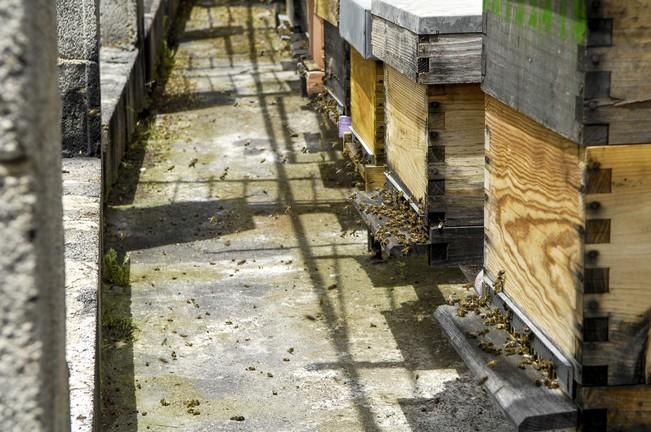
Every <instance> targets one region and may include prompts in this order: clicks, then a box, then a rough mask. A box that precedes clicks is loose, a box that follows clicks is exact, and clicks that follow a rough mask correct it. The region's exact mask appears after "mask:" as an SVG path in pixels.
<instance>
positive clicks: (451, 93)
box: [353, 0, 484, 264]
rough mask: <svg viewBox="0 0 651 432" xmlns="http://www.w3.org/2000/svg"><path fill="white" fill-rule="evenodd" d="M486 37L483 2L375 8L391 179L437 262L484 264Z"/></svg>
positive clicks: (420, 1)
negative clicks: (483, 81) (483, 80)
mask: <svg viewBox="0 0 651 432" xmlns="http://www.w3.org/2000/svg"><path fill="white" fill-rule="evenodd" d="M480 32H481V2H478V1H461V2H457V3H456V4H455V5H452V4H451V3H448V2H445V3H442V2H431V1H427V0H417V1H406V0H378V1H374V2H373V4H372V32H371V42H372V51H373V55H374V56H375V57H377V58H378V59H379V60H381V61H383V62H384V63H385V65H384V73H385V76H384V85H385V113H384V118H385V123H386V126H385V128H386V133H385V139H384V146H385V155H386V162H385V164H386V170H385V176H386V178H387V180H388V185H389V186H390V187H391V188H393V189H395V190H398V191H399V192H400V193H401V194H403V195H404V196H405V197H406V198H407V200H408V201H409V203H410V204H411V208H412V209H413V210H414V211H415V212H417V213H418V215H420V217H421V220H422V225H424V227H425V229H426V231H427V238H428V254H429V258H430V263H433V264H462V263H463V264H465V263H479V262H481V259H482V237H483V163H484V153H483V152H484V146H483V136H484V95H483V93H482V92H481V90H480V87H479V80H480V78H481V77H480V72H481V69H480V64H481V34H480ZM353 124H355V122H354V121H353ZM388 243H389V244H396V243H399V242H394V241H389V242H388ZM407 250H411V249H409V248H408V249H407Z"/></svg>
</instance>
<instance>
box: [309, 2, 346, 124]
mask: <svg viewBox="0 0 651 432" xmlns="http://www.w3.org/2000/svg"><path fill="white" fill-rule="evenodd" d="M315 12H316V15H317V16H319V17H320V18H321V19H323V34H324V41H325V69H324V71H325V76H324V85H325V88H326V90H328V93H330V96H332V97H333V98H334V99H335V101H336V102H337V104H338V106H339V112H340V114H342V115H347V114H348V107H349V105H350V58H349V55H348V45H347V43H346V41H345V40H344V39H343V38H342V37H341V35H340V34H339V0H316V11H315Z"/></svg>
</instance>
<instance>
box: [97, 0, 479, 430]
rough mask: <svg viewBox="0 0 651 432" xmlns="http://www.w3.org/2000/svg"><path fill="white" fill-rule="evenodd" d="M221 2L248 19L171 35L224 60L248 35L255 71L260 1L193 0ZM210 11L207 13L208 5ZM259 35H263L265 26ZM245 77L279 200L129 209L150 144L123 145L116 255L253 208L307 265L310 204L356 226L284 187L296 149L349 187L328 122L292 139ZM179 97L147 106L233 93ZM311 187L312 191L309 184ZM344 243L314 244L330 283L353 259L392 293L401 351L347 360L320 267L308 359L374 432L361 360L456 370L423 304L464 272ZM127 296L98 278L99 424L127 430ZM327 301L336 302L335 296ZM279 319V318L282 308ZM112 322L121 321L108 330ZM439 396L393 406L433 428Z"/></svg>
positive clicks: (191, 233)
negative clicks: (343, 391)
mask: <svg viewBox="0 0 651 432" xmlns="http://www.w3.org/2000/svg"><path fill="white" fill-rule="evenodd" d="M226 4H229V5H230V6H236V5H239V6H243V5H245V6H246V9H247V18H246V21H245V22H240V23H234V22H233V23H230V25H229V26H228V27H224V26H217V27H212V25H211V24H210V23H208V28H205V29H200V30H193V31H189V32H186V33H184V34H182V35H181V36H180V37H179V40H181V41H184V42H190V41H194V40H206V39H214V38H217V39H224V40H225V46H226V47H227V49H226V52H225V56H226V57H227V58H229V59H230V61H231V64H232V63H233V62H235V61H236V60H237V57H236V56H235V54H234V53H235V50H234V48H233V44H232V41H231V38H233V37H236V36H240V37H241V36H242V35H246V36H247V37H248V42H249V43H248V46H249V52H248V59H247V60H248V61H249V62H250V63H251V64H252V65H253V66H254V68H253V69H254V70H255V69H256V67H257V65H258V61H259V57H260V56H259V53H258V51H257V49H256V45H257V44H256V40H255V38H256V37H257V35H256V32H255V26H254V23H253V9H254V8H256V7H257V8H259V7H261V6H260V3H259V2H255V1H237V2H228V1H226V0H221V1H218V0H215V1H209V0H201V1H197V2H196V5H197V8H204V9H206V10H208V11H210V10H211V9H210V8H212V7H216V6H219V5H226ZM208 16H210V14H209V13H208ZM264 37H269V34H268V32H267V33H265V35H264ZM251 76H252V77H253V79H254V80H255V88H256V94H257V95H258V100H257V104H258V108H259V109H260V115H261V116H262V120H263V123H264V131H263V132H264V134H265V136H266V137H268V139H265V140H264V145H267V146H268V147H269V148H270V149H271V151H272V152H273V153H274V154H281V153H283V152H285V151H286V152H287V154H288V158H287V161H285V162H280V161H276V162H275V163H274V172H275V183H276V191H277V194H278V197H277V201H275V202H273V201H272V202H265V203H252V202H250V201H249V200H248V199H247V197H246V196H242V197H238V198H233V199H226V200H220V199H213V200H205V199H203V200H198V201H181V202H176V201H173V202H170V203H168V204H164V205H163V204H162V205H155V206H152V207H146V208H142V207H141V208H132V207H131V206H130V204H132V203H133V202H134V200H135V198H136V191H137V186H138V184H139V181H140V178H139V173H140V170H141V167H142V163H143V160H145V159H146V157H147V152H148V150H147V148H142V149H136V150H133V151H131V152H130V153H129V156H128V159H129V161H130V163H129V164H128V166H127V167H125V169H124V170H122V171H121V175H120V180H119V183H118V184H117V185H116V188H115V190H116V194H115V196H114V197H113V198H112V200H111V202H110V203H109V206H110V207H111V208H109V210H108V212H107V232H106V239H107V241H106V243H107V247H114V248H116V250H118V252H119V253H120V254H124V253H125V252H129V251H135V250H143V249H150V248H155V247H160V246H166V245H171V244H177V243H188V242H194V241H198V240H205V239H218V238H221V237H222V236H225V235H227V234H234V233H242V232H246V231H251V230H254V229H255V228H256V227H255V222H254V220H255V219H254V217H255V216H260V215H269V216H273V215H287V216H288V219H289V224H290V229H291V233H292V239H293V241H294V242H295V243H296V246H294V248H295V249H294V250H296V251H297V252H298V253H299V255H300V258H301V261H302V262H303V265H304V267H305V269H314V268H318V266H319V264H320V261H321V260H322V259H323V258H324V256H323V253H322V252H321V251H317V250H315V247H314V246H313V244H312V243H311V241H310V231H309V229H308V227H307V226H306V224H305V218H304V216H305V215H309V214H312V213H319V214H321V213H328V214H330V215H334V216H335V217H336V220H337V222H338V224H339V229H340V230H341V236H342V237H344V238H345V237H346V236H347V235H351V233H354V232H359V231H360V228H361V225H360V222H359V219H358V218H357V217H356V216H355V215H354V213H353V212H352V210H351V208H350V206H349V204H348V203H347V202H346V201H345V200H339V201H328V200H327V199H319V200H317V199H316V198H314V199H313V200H307V201H301V200H300V199H298V198H297V197H296V196H295V192H294V191H293V188H292V187H291V182H292V181H293V180H294V179H293V178H292V177H291V175H290V173H289V170H290V168H291V166H292V165H293V164H295V165H296V164H300V163H305V162H299V160H298V158H297V157H296V155H297V154H299V152H301V151H302V152H303V153H309V154H317V153H318V154H320V155H321V162H320V163H318V162H317V163H316V164H317V165H318V168H319V174H320V178H317V179H316V181H315V182H313V183H312V188H315V189H316V188H322V187H323V188H331V189H337V190H340V189H341V190H342V191H345V190H346V189H349V190H350V191H351V192H352V190H353V183H355V182H357V181H359V180H358V179H357V178H356V177H355V175H353V174H351V173H350V166H348V165H347V162H345V161H343V160H342V158H341V153H340V152H338V151H337V150H338V149H336V148H334V147H333V146H332V142H336V137H334V136H333V132H334V127H333V126H332V125H329V124H327V122H326V121H324V120H323V119H322V121H321V124H322V130H319V131H314V132H311V133H309V135H306V136H304V138H305V140H304V141H305V142H306V146H305V149H304V150H301V149H296V148H293V145H294V144H293V143H294V139H295V138H296V132H295V131H293V130H292V129H291V128H290V127H289V120H290V119H289V116H290V114H288V113H287V109H286V104H285V101H284V99H283V96H282V95H277V96H274V95H269V94H268V93H264V91H263V83H262V82H261V81H260V78H259V75H256V74H252V75H251ZM193 96H196V95H193ZM177 97H178V100H180V101H181V102H182V103H181V102H178V101H174V100H167V102H168V103H166V104H165V106H154V107H153V109H152V112H156V113H159V114H170V113H176V112H180V111H181V110H186V111H191V110H197V109H203V108H207V107H214V106H219V105H222V106H223V105H228V104H232V103H234V102H233V101H234V98H233V95H232V94H230V93H228V92H225V93H219V94H203V95H199V97H185V96H183V95H179V96H177ZM160 100H161V101H162V100H165V99H160ZM278 117H279V118H280V122H279V124H280V125H282V127H281V128H278V127H277V124H275V123H272V118H278ZM259 144H262V143H259ZM236 145H237V144H236ZM251 152H255V150H251ZM314 192H316V191H314ZM313 196H317V194H316V193H314V194H313ZM287 208H291V209H292V211H290V212H287ZM152 222H153V223H152ZM125 226H128V227H129V230H130V231H131V232H135V233H136V234H135V235H133V236H129V237H127V238H121V236H120V230H121V228H122V227H125ZM325 229H332V228H330V227H329V228H325ZM351 242H353V243H355V244H361V243H365V239H357V238H353V239H351ZM342 244H343V242H341V243H340V244H335V243H332V244H326V245H323V244H322V245H320V247H327V248H330V249H331V250H332V252H331V254H330V255H329V256H328V259H330V260H332V261H333V262H334V268H333V269H332V274H334V275H337V276H335V285H338V286H344V285H346V281H345V280H343V279H341V276H340V275H341V274H342V273H343V272H342V271H341V270H342V269H341V266H342V265H343V264H342V263H343V261H344V260H347V259H350V258H353V260H354V263H356V265H357V266H358V267H359V268H360V269H361V270H362V272H363V273H364V274H365V275H366V276H368V278H369V279H370V281H371V282H372V285H373V289H374V290H377V295H378V297H385V298H388V299H390V300H391V301H390V308H389V309H387V310H383V311H381V314H382V315H383V316H384V318H385V321H386V323H387V325H388V329H389V331H390V333H391V336H392V338H393V340H395V343H396V345H397V347H398V349H399V352H400V355H401V358H402V360H401V361H384V360H383V359H381V358H378V359H377V361H368V362H358V361H353V358H354V356H353V353H352V352H351V346H352V345H353V343H352V341H351V334H352V333H353V331H352V329H351V323H350V322H348V321H346V319H342V317H341V313H340V310H339V306H338V305H339V304H343V303H345V302H346V301H350V300H347V299H346V298H345V297H344V295H343V293H339V294H338V295H337V296H336V297H334V298H333V297H332V296H330V295H329V294H328V293H329V292H331V287H332V286H333V282H332V280H326V278H325V277H324V276H323V274H322V273H320V272H318V271H307V274H308V278H309V281H308V284H309V286H311V288H312V290H313V294H314V297H316V298H319V299H320V302H319V305H318V307H319V311H320V315H321V316H322V317H323V322H324V323H325V324H326V327H327V335H326V336H327V338H328V340H330V341H331V344H332V345H333V347H334V350H335V351H336V358H337V360H336V361H335V362H332V363H320V364H314V365H312V366H311V367H312V369H314V370H324V369H337V370H339V371H341V372H342V373H343V374H344V376H345V382H346V383H347V385H348V387H349V388H350V392H351V393H354V394H355V395H356V396H355V397H353V398H351V400H350V403H351V404H352V405H353V406H354V410H355V413H356V417H357V420H358V421H359V423H360V424H361V425H362V427H363V430H364V431H368V432H375V431H380V430H383V429H382V427H381V425H380V424H379V423H378V419H377V415H376V413H374V412H373V409H372V405H373V404H372V401H371V400H370V396H369V395H368V394H367V393H366V392H365V390H364V388H365V387H364V382H363V379H362V376H363V373H364V370H365V369H370V368H373V369H380V370H381V369H383V368H386V369H396V368H401V369H404V370H405V371H406V372H407V375H409V376H411V377H412V378H411V380H412V382H411V385H412V386H413V387H416V386H417V382H416V381H417V380H418V373H417V371H419V370H436V369H453V370H454V369H457V370H459V371H462V370H463V367H462V365H461V363H460V361H459V359H458V357H457V356H456V354H455V353H454V351H453V349H452V347H451V346H450V345H449V344H448V343H447V342H446V341H445V340H444V337H443V335H442V334H441V330H440V329H439V328H438V326H437V325H436V324H435V323H434V322H433V321H432V319H431V313H432V312H433V310H434V309H435V308H436V306H437V305H439V304H442V303H443V302H444V296H443V294H442V293H441V290H440V289H439V286H440V285H443V284H458V283H464V282H465V279H464V278H463V276H462V274H461V273H460V272H458V271H456V270H434V269H431V268H428V267H427V265H426V261H425V260H424V259H422V257H421V258H410V259H406V260H391V261H386V262H383V261H377V260H373V259H372V258H371V257H368V256H351V255H350V249H347V250H346V253H342V252H340V251H339V250H338V248H339V246H342ZM357 250H359V249H357ZM231 252H232V251H231ZM241 252H243V253H248V254H249V255H250V256H251V257H256V256H261V255H262V254H265V253H268V254H273V253H275V252H277V251H275V250H269V251H263V250H262V249H256V247H254V246H251V247H250V248H248V249H246V250H243V251H241ZM396 287H402V289H413V291H414V292H415V299H413V300H410V301H403V302H400V301H398V300H395V301H394V299H395V298H396V297H395V296H394V294H395V293H394V292H393V290H394V289H395V288H396ZM405 287H407V288H405ZM131 300H132V299H131V290H130V288H117V287H110V286H105V287H104V290H103V295H102V303H103V304H102V308H103V310H104V311H107V315H105V316H103V323H102V325H103V329H102V330H103V337H102V368H101V375H102V377H101V379H102V396H103V397H102V400H103V413H102V414H103V424H104V425H105V427H106V426H107V425H109V424H110V426H111V429H105V432H107V431H108V430H112V431H120V432H135V431H137V430H138V428H137V415H138V414H139V415H143V413H137V411H136V410H137V406H136V397H135V392H136V388H137V386H139V384H138V383H137V382H136V381H135V378H134V365H133V355H134V353H133V343H132V341H133V339H132V337H128V335H129V329H132V331H131V333H130V334H132V335H135V337H137V336H138V330H137V329H135V330H134V329H133V325H132V317H131V309H130V308H131V306H130V305H131ZM335 300H336V303H337V304H335ZM278 319H282V317H279V318H278ZM115 326H117V328H118V329H121V330H120V331H117V332H116V327H115ZM125 335H126V336H125ZM457 385H458V383H454V382H453V383H450V384H449V386H446V389H445V390H444V392H443V393H446V392H450V393H454V392H455V389H457V390H458V387H456V386H457ZM473 385H474V384H473ZM441 398H443V399H442V400H447V399H446V396H445V394H443V395H441ZM448 399H449V398H448ZM161 403H162V402H161ZM437 403H438V402H436V399H423V400H420V399H401V400H400V401H399V404H400V408H401V409H402V412H403V413H404V415H405V418H406V419H407V421H408V423H409V426H410V427H411V429H412V431H414V432H420V431H425V430H437V429H436V428H433V427H434V426H433V425H434V424H435V423H432V422H431V419H432V416H433V413H434V412H435V411H436V410H437V408H436V406H437ZM453 408H454V407H452V408H451V409H453ZM436 415H441V416H444V415H446V414H445V413H443V412H440V413H438V414H436ZM447 415H448V418H449V420H450V422H451V424H453V422H454V419H455V414H454V413H453V412H452V413H448V414H447ZM477 415H478V416H480V415H481V412H478V413H477ZM115 419H119V423H116V420H115ZM423 425H425V426H423ZM428 428H429V429H428ZM233 430H235V429H233ZM237 430H240V429H237ZM442 430H443V429H442ZM449 430H453V429H449ZM470 430H472V429H470Z"/></svg>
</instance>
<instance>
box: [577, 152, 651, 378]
mask: <svg viewBox="0 0 651 432" xmlns="http://www.w3.org/2000/svg"><path fill="white" fill-rule="evenodd" d="M586 160H587V162H588V164H589V166H598V167H599V168H600V169H601V170H608V171H609V173H610V176H611V187H610V193H599V194H589V195H586V202H587V203H599V206H598V208H597V209H594V210H591V209H589V210H588V211H587V215H586V217H587V219H588V220H598V221H608V222H609V224H608V226H609V237H608V241H607V242H600V243H597V244H587V245H586V252H588V253H590V252H594V251H596V252H598V256H597V258H596V259H595V260H594V261H590V262H586V265H589V266H591V267H597V268H605V269H609V270H608V276H609V280H608V292H605V293H601V294H592V295H589V294H586V300H585V301H586V303H587V304H588V305H590V307H589V308H587V309H586V315H588V314H589V315H590V316H596V317H601V316H607V317H609V335H608V336H609V341H608V343H607V344H600V345H599V346H594V347H589V348H590V349H588V348H586V349H584V354H583V362H584V363H585V364H590V365H608V366H609V371H608V372H609V373H608V384H609V385H617V384H634V383H637V382H640V380H642V381H645V380H648V379H649V377H648V376H644V372H643V371H642V370H641V369H640V367H639V365H640V364H646V365H647V369H648V368H649V366H648V365H649V364H651V358H647V353H646V348H645V344H646V343H647V337H648V333H649V324H650V321H651V290H649V283H648V281H649V280H650V279H651V265H649V263H651V144H636V145H622V146H601V147H589V148H588V149H587V150H586ZM590 207H592V206H589V208H590ZM595 207H596V206H595ZM647 375H648V372H647Z"/></svg>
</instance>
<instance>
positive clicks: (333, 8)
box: [315, 0, 339, 27]
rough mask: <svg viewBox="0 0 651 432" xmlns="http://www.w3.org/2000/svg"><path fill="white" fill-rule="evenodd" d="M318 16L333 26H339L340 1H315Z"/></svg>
mask: <svg viewBox="0 0 651 432" xmlns="http://www.w3.org/2000/svg"><path fill="white" fill-rule="evenodd" d="M315 1H316V14H317V15H318V16H319V17H321V18H323V19H324V20H326V21H327V22H329V23H330V24H332V25H333V26H335V27H337V26H339V0H315Z"/></svg>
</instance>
